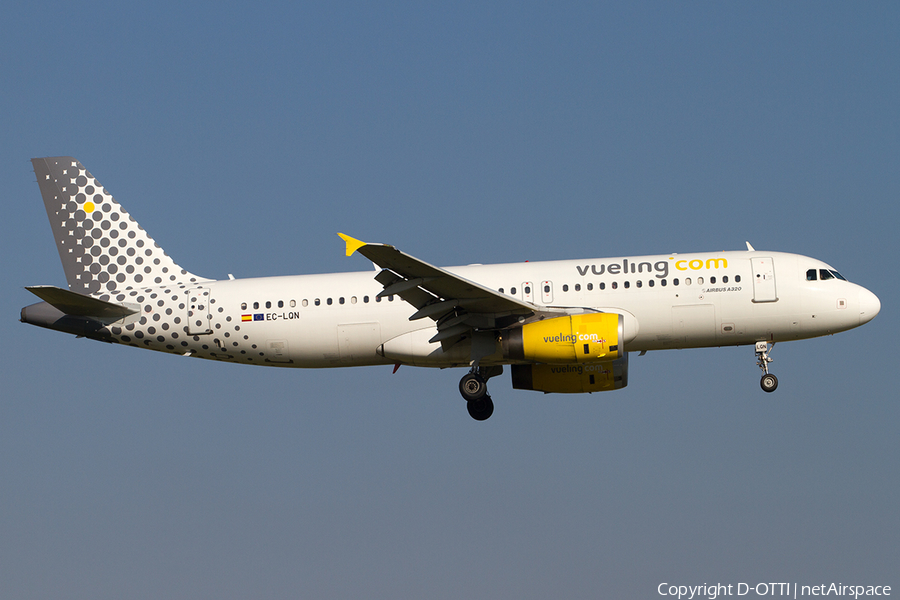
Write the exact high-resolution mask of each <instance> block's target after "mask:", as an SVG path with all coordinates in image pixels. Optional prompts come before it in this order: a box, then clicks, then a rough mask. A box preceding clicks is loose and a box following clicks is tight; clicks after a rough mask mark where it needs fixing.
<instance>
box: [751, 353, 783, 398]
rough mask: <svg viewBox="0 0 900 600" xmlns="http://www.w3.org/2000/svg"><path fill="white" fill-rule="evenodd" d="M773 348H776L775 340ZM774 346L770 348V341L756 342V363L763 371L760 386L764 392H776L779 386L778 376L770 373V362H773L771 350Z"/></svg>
mask: <svg viewBox="0 0 900 600" xmlns="http://www.w3.org/2000/svg"><path fill="white" fill-rule="evenodd" d="M772 348H775V342H772ZM772 348H769V342H756V364H757V365H758V366H759V368H760V369H762V372H763V376H762V379H760V380H759V387H761V388H762V389H763V391H764V392H774V391H775V388H777V387H778V378H777V377H775V376H774V375H772V374H771V373H769V363H770V362H772V359H771V358H770V357H769V352H771V351H772Z"/></svg>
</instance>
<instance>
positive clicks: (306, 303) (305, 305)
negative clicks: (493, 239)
mask: <svg viewBox="0 0 900 600" xmlns="http://www.w3.org/2000/svg"><path fill="white" fill-rule="evenodd" d="M300 304H301V305H302V306H303V308H306V307H307V306H309V300H307V299H306V298H304V299H303V302H301V303H300Z"/></svg>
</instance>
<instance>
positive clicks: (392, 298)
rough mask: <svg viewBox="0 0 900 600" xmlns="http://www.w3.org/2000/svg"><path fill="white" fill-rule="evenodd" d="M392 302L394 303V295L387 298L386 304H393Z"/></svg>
mask: <svg viewBox="0 0 900 600" xmlns="http://www.w3.org/2000/svg"><path fill="white" fill-rule="evenodd" d="M393 301H394V295H393V294H391V295H390V296H388V302H393Z"/></svg>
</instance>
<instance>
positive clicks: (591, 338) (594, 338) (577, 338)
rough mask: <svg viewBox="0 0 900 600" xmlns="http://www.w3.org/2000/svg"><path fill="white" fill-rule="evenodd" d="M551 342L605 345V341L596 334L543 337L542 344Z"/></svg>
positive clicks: (565, 334)
mask: <svg viewBox="0 0 900 600" xmlns="http://www.w3.org/2000/svg"><path fill="white" fill-rule="evenodd" d="M552 342H571V343H573V344H574V343H575V342H600V343H601V344H605V343H606V340H605V339H604V338H602V337H600V336H599V335H597V334H596V333H578V332H575V333H559V334H556V335H545V336H544V343H545V344H549V343H552Z"/></svg>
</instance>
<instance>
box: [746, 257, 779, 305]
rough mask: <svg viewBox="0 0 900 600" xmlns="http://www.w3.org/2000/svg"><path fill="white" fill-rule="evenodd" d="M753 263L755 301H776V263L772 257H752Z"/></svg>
mask: <svg viewBox="0 0 900 600" xmlns="http://www.w3.org/2000/svg"><path fill="white" fill-rule="evenodd" d="M750 262H752V263H753V301H754V302H776V301H777V300H778V294H777V292H776V290H775V264H774V261H773V260H772V259H771V258H768V257H757V258H751V259H750Z"/></svg>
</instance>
